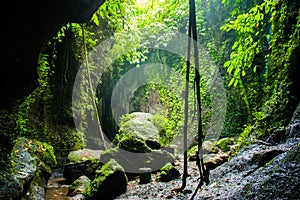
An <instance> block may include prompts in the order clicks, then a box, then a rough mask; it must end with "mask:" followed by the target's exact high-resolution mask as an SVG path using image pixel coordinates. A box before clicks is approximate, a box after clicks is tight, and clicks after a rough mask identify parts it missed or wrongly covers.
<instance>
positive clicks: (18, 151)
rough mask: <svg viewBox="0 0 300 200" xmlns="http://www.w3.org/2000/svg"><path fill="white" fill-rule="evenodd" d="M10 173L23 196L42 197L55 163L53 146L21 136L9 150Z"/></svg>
mask: <svg viewBox="0 0 300 200" xmlns="http://www.w3.org/2000/svg"><path fill="white" fill-rule="evenodd" d="M11 158H12V173H13V174H14V175H15V178H16V179H17V180H18V182H19V183H20V185H21V188H22V189H21V191H22V194H23V195H25V196H23V197H24V198H28V199H43V198H44V197H45V192H46V184H47V180H48V179H49V177H50V175H51V173H52V168H53V167H54V166H55V165H56V164H57V162H56V157H55V154H54V148H53V147H52V146H50V145H48V144H47V143H43V142H40V141H36V140H31V139H27V138H24V137H21V138H19V139H17V140H16V142H15V145H14V147H13V149H12V152H11Z"/></svg>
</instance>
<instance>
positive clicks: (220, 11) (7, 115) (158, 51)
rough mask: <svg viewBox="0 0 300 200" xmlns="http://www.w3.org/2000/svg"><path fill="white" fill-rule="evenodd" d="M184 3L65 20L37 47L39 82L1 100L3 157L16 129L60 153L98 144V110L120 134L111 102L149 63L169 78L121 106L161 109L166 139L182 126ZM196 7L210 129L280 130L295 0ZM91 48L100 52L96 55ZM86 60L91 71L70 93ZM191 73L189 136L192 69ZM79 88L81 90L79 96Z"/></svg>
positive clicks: (112, 7) (129, 1)
mask: <svg viewBox="0 0 300 200" xmlns="http://www.w3.org/2000/svg"><path fill="white" fill-rule="evenodd" d="M188 11H189V7H188V1H187V0H152V1H143V0H137V1H134V0H107V1H106V2H105V3H104V4H103V5H102V6H101V7H100V8H99V10H98V11H97V12H95V13H94V15H93V17H92V18H91V20H90V21H89V22H88V23H84V24H77V23H69V24H66V25H65V26H63V27H62V28H61V30H60V31H59V32H58V33H57V34H55V35H53V38H52V39H51V41H49V42H48V43H47V44H45V46H44V48H43V50H42V52H40V56H39V66H38V69H37V70H38V74H39V78H38V83H39V86H38V87H37V88H36V89H35V90H34V91H33V92H32V93H31V94H30V95H28V96H27V97H26V98H24V99H22V100H20V101H17V102H13V103H12V105H11V107H9V108H2V109H1V131H0V135H1V147H0V151H1V166H4V167H7V165H9V162H7V160H8V159H9V152H10V150H11V147H12V145H13V143H14V140H15V139H16V138H18V137H20V136H25V137H28V138H33V139H38V140H40V141H43V142H47V143H49V144H51V145H52V146H53V147H54V148H55V152H56V154H57V155H58V156H61V157H64V156H66V155H67V154H68V152H70V151H72V150H76V149H80V148H83V147H86V146H87V145H90V146H91V147H94V148H100V147H101V145H102V144H101V140H100V138H99V135H98V136H97V135H96V136H93V135H92V136H91V135H87V132H90V131H91V130H95V129H97V128H99V127H97V126H96V127H95V125H94V124H89V122H90V121H93V119H97V118H98V119H99V121H100V124H101V129H102V130H103V132H104V133H105V134H106V136H107V137H108V138H109V139H110V140H113V139H114V138H115V137H116V136H117V135H118V121H116V120H115V118H114V113H113V110H112V109H111V108H112V107H114V106H112V95H113V91H114V89H115V87H116V84H117V83H118V82H119V81H120V80H121V79H122V77H125V75H126V74H128V73H129V72H130V70H133V69H139V68H142V67H143V66H151V64H153V63H155V64H156V65H158V64H160V65H161V66H167V67H162V68H160V69H158V71H157V72H156V73H162V74H165V75H168V76H167V77H163V78H164V80H167V81H163V82H162V81H160V79H162V78H161V77H160V76H157V78H155V76H152V77H151V80H148V79H147V80H146V83H147V84H145V85H142V86H141V87H139V88H138V89H137V90H134V91H131V92H133V94H132V96H131V99H130V101H129V107H127V108H126V109H125V111H126V112H134V111H142V112H150V113H152V114H154V115H155V116H157V117H158V118H159V117H162V116H163V117H165V118H166V120H165V122H164V123H163V124H161V126H163V129H164V131H165V139H164V141H163V142H164V143H165V144H166V145H167V144H168V143H170V142H171V141H172V140H173V139H174V137H175V136H177V135H180V134H182V133H181V132H182V126H183V120H184V119H183V109H184V101H183V96H182V91H184V84H182V83H184V82H185V70H186V59H185V58H184V57H183V56H179V55H178V54H176V53H174V52H170V51H168V49H170V48H175V47H172V46H171V45H172V44H174V43H175V42H176V40H177V41H178V40H180V41H183V44H182V45H179V43H176V44H177V46H176V48H177V49H179V50H181V51H184V50H185V48H186V44H184V43H185V42H187V40H185V39H178V35H182V34H185V35H186V34H187V25H188ZM196 14H197V19H196V20H197V33H198V44H199V59H200V68H201V69H200V74H201V101H202V106H203V112H202V113H201V114H202V119H203V121H202V123H203V127H204V133H205V135H206V138H212V139H218V138H222V137H236V138H238V142H239V144H241V145H244V144H248V143H251V142H252V141H253V140H254V139H261V140H267V139H270V138H271V139H272V140H276V139H278V137H280V133H282V130H284V128H285V126H286V125H287V123H288V121H289V119H290V118H291V114H292V113H293V111H294V109H295V108H296V106H297V104H298V102H299V98H300V96H299V92H298V90H297V89H298V88H299V78H298V77H297V75H298V74H299V67H298V68H296V65H297V63H299V62H300V61H299V54H300V49H299V40H300V35H299V34H300V30H299V29H300V15H299V14H300V10H299V3H298V1H297V0H294V1H289V2H288V1H283V0H281V1H277V0H244V1H241V0H222V1H221V0H209V1H203V0H196ZM141 39H142V40H141ZM107 41H108V42H109V43H108V44H106V43H105V42H107ZM104 44H105V45H104ZM99 45H103V46H101V48H98V47H99ZM149 46H151V48H149ZM95 52H96V53H97V54H96V55H101V56H100V57H95V56H91V55H94V54H95ZM109 59H110V60H109ZM101 67H102V68H101ZM99 68H101V70H102V71H101V73H99ZM80 70H84V74H85V76H84V77H83V78H82V79H81V81H80V83H79V85H76V87H79V88H80V90H78V91H79V92H78V93H76V91H75V93H74V82H75V80H76V75H77V73H78V71H80ZM153 73H155V71H154V72H153ZM99 75H101V77H99ZM134 78H136V79H138V77H134ZM91 80H92V81H93V82H91ZM94 80H96V82H95V81H94ZM189 82H190V92H189V99H190V102H189V104H190V105H189V108H190V110H189V115H190V121H189V133H190V136H191V137H193V136H195V135H193V134H194V133H195V132H196V131H195V128H196V126H195V121H194V120H193V118H194V115H195V112H194V104H195V102H194V99H195V94H194V89H193V88H194V86H193V84H194V76H193V75H192V76H191V77H190V80H189ZM93 84H94V85H95V84H96V87H95V86H94V85H93ZM132 84H135V80H132ZM129 85H131V84H128V86H129ZM91 88H96V89H95V90H93V89H91ZM123 92H124V91H123ZM118 94H119V95H126V94H124V93H122V91H120V92H119V93H118ZM74 95H75V97H80V98H75V100H74ZM91 98H92V99H91ZM76 99H80V101H77V100H76ZM91 100H92V101H94V102H93V103H92V104H91V103H84V102H91ZM95 108H97V109H96V110H97V112H95ZM74 109H75V111H74ZM125 111H124V112H123V111H122V112H121V114H122V115H124V114H126V112H125ZM74 113H75V114H74ZM217 113H221V114H222V115H224V116H218V115H217ZM121 114H120V116H119V115H118V116H119V117H121ZM74 115H75V116H74ZM74 118H76V119H81V121H80V120H79V121H75V124H76V126H77V128H76V127H75V124H74ZM119 120H121V119H119ZM218 120H221V121H218ZM78 127H79V128H78ZM274 132H275V133H276V134H277V135H276V134H275V135H274V134H273V133H274ZM271 133H272V134H273V135H271ZM87 136H91V137H93V138H94V139H92V140H90V139H89V138H87ZM97 137H98V139H95V138H97ZM215 137H217V138H215ZM91 141H92V144H91ZM88 143H89V144H88Z"/></svg>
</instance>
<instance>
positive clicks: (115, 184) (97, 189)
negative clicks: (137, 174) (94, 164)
mask: <svg viewBox="0 0 300 200" xmlns="http://www.w3.org/2000/svg"><path fill="white" fill-rule="evenodd" d="M127 182H128V179H127V176H126V173H125V172H124V169H123V167H122V166H121V165H119V164H118V163H117V162H116V161H115V160H113V159H111V160H110V161H108V162H107V163H106V164H105V165H103V166H102V167H100V168H99V169H98V170H97V171H96V176H95V178H94V179H93V180H92V181H91V182H90V184H89V186H88V188H87V192H86V199H88V200H98V199H99V198H100V197H101V198H100V199H113V198H114V197H116V196H118V195H120V194H122V193H124V192H126V190H127Z"/></svg>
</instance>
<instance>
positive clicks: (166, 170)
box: [157, 163, 180, 182]
mask: <svg viewBox="0 0 300 200" xmlns="http://www.w3.org/2000/svg"><path fill="white" fill-rule="evenodd" d="M179 177H180V172H179V171H178V170H177V169H176V168H175V166H174V165H172V164H171V163H167V164H166V165H165V166H163V167H162V168H161V169H160V173H159V175H158V176H157V179H158V180H159V181H163V182H169V181H171V180H174V179H176V178H179Z"/></svg>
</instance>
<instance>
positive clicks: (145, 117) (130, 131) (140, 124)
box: [116, 112, 161, 153]
mask: <svg viewBox="0 0 300 200" xmlns="http://www.w3.org/2000/svg"><path fill="white" fill-rule="evenodd" d="M152 119H153V115H152V114H150V113H143V112H134V113H131V114H127V115H125V116H123V117H122V119H121V123H120V129H119V137H117V138H116V143H117V144H118V146H119V147H120V148H122V149H124V150H127V151H132V152H137V153H139V152H149V151H150V149H159V148H160V147H161V144H160V143H159V129H158V127H157V126H155V123H154V122H153V120H152Z"/></svg>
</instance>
